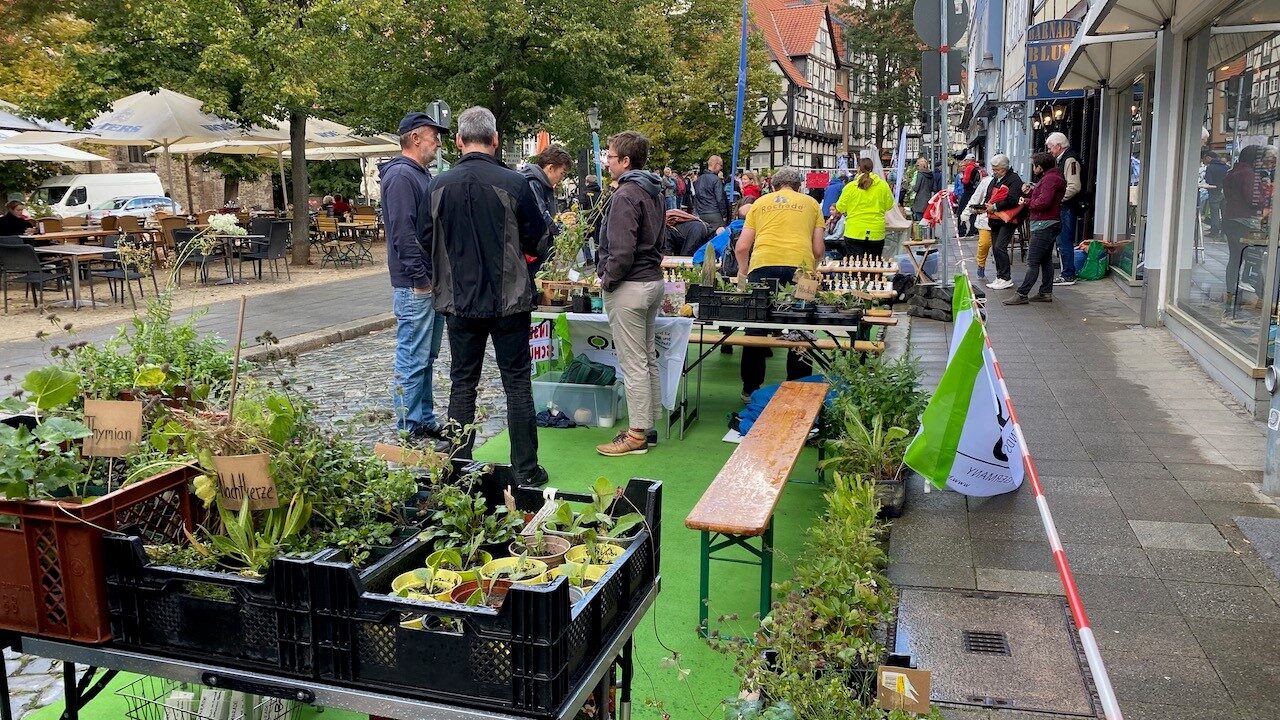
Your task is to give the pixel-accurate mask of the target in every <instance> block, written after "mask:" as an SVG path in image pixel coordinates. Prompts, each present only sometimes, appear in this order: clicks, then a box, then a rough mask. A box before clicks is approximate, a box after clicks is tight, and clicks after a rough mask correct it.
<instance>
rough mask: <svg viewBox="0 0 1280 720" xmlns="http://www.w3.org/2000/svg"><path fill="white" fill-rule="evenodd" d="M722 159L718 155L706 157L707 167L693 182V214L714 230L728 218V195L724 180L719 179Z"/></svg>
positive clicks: (722, 165)
mask: <svg viewBox="0 0 1280 720" xmlns="http://www.w3.org/2000/svg"><path fill="white" fill-rule="evenodd" d="M722 167H724V161H723V160H721V159H720V156H719V155H712V156H711V157H709V158H707V169H706V170H704V171H703V173H702V174H701V175H699V176H698V179H697V180H695V181H694V183H693V214H694V215H697V216H698V217H699V218H702V222H704V223H706V224H707V227H709V228H711V232H715V231H716V230H719V229H720V228H722V227H724V224H725V223H726V222H728V220H729V197H728V196H727V195H726V194H725V191H724V187H725V185H724V180H721V179H720V168H722Z"/></svg>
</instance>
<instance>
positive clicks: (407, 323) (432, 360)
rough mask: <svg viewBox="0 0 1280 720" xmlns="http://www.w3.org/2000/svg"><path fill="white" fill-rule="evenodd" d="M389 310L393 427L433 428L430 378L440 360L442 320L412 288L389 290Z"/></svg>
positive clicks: (430, 302)
mask: <svg viewBox="0 0 1280 720" xmlns="http://www.w3.org/2000/svg"><path fill="white" fill-rule="evenodd" d="M391 309H392V312H394V313H395V316H396V358H395V372H394V373H393V374H392V376H391V403H392V405H393V406H394V407H395V410H396V426H397V427H398V428H399V429H400V430H405V431H408V432H414V431H416V430H419V429H421V428H426V427H431V426H433V425H436V424H437V421H436V414H435V409H434V406H433V403H432V397H431V375H432V369H433V368H434V367H435V364H436V358H437V357H439V356H440V343H441V341H442V339H443V337H444V318H443V317H441V316H440V314H439V313H437V312H436V310H435V305H434V303H433V298H432V295H431V293H415V292H414V291H413V288H392V291H391Z"/></svg>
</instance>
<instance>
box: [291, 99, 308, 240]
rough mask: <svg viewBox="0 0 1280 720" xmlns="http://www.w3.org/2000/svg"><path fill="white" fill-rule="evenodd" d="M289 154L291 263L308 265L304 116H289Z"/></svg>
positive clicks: (305, 124) (301, 114)
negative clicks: (290, 175) (291, 210)
mask: <svg viewBox="0 0 1280 720" xmlns="http://www.w3.org/2000/svg"><path fill="white" fill-rule="evenodd" d="M289 151H290V152H291V153H292V154H293V157H292V158H290V161H291V162H292V163H293V166H292V170H293V264H294V265H308V264H310V263H311V235H310V230H311V213H310V212H309V210H310V208H308V207H307V197H308V196H309V195H310V194H311V188H310V183H309V182H308V181H307V114H306V113H304V112H291V113H289Z"/></svg>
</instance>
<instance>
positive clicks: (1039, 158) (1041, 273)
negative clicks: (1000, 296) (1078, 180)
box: [1004, 152, 1067, 305]
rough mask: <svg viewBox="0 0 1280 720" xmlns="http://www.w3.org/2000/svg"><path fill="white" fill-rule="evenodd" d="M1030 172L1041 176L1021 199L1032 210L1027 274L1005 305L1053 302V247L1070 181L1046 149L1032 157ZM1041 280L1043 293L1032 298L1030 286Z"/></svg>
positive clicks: (1028, 186)
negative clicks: (1030, 296)
mask: <svg viewBox="0 0 1280 720" xmlns="http://www.w3.org/2000/svg"><path fill="white" fill-rule="evenodd" d="M1031 173H1032V175H1037V176H1039V179H1038V180H1037V181H1036V183H1035V184H1034V185H1027V186H1026V187H1024V188H1023V190H1024V191H1030V195H1029V196H1028V197H1024V198H1022V199H1021V200H1020V201H1019V202H1021V203H1022V204H1024V205H1026V206H1027V208H1028V209H1029V210H1030V211H1031V247H1030V248H1029V249H1028V250H1027V274H1026V276H1025V277H1024V278H1023V279H1022V285H1020V286H1018V292H1017V294H1016V295H1014V296H1013V297H1011V298H1009V299H1007V300H1005V301H1004V304H1005V305H1026V304H1027V303H1028V302H1053V286H1054V282H1053V248H1054V245H1055V244H1056V243H1057V241H1058V237H1059V234H1058V231H1059V229H1060V226H1061V224H1062V197H1063V195H1064V194H1066V191H1067V181H1066V179H1065V178H1063V177H1062V170H1061V169H1060V168H1058V166H1057V162H1056V161H1055V160H1054V159H1053V155H1052V154H1051V153H1047V152H1041V153H1036V154H1035V155H1032V156H1031ZM1036 278H1041V280H1040V294H1038V295H1036V296H1035V297H1033V298H1028V297H1027V296H1028V295H1030V294H1031V288H1032V287H1034V286H1035V284H1036Z"/></svg>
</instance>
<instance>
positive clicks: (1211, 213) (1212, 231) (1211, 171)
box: [1200, 150, 1231, 237]
mask: <svg viewBox="0 0 1280 720" xmlns="http://www.w3.org/2000/svg"><path fill="white" fill-rule="evenodd" d="M1200 162H1202V163H1204V189H1205V190H1207V191H1208V193H1207V194H1208V196H1209V197H1208V199H1207V200H1205V202H1204V206H1205V209H1206V210H1207V211H1208V213H1207V214H1208V218H1206V220H1205V235H1210V236H1214V237H1216V236H1218V235H1221V234H1222V200H1223V197H1224V196H1223V193H1222V187H1223V184H1224V183H1225V182H1226V180H1227V173H1228V172H1230V171H1231V168H1230V167H1229V166H1228V165H1227V164H1226V163H1224V162H1223V161H1222V158H1220V157H1218V154H1217V153H1215V152H1213V151H1212V150H1205V151H1204V152H1202V153H1200Z"/></svg>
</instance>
